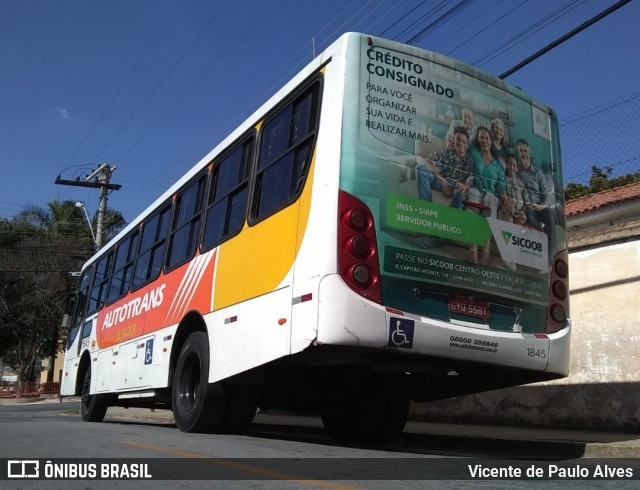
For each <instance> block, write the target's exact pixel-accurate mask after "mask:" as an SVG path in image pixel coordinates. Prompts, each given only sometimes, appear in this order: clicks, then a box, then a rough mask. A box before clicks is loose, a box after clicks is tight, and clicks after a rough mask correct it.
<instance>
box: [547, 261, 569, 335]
mask: <svg viewBox="0 0 640 490" xmlns="http://www.w3.org/2000/svg"><path fill="white" fill-rule="evenodd" d="M567 259H568V252H567V251H566V250H563V251H562V252H559V253H558V254H557V255H556V256H555V260H554V261H553V267H552V268H551V294H550V295H549V310H548V313H547V328H546V332H547V333H553V332H557V331H558V330H560V329H561V328H562V327H563V326H564V325H565V323H566V320H567V317H568V314H569V287H568V284H569V266H568V263H567Z"/></svg>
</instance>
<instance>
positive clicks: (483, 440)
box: [0, 402, 640, 489]
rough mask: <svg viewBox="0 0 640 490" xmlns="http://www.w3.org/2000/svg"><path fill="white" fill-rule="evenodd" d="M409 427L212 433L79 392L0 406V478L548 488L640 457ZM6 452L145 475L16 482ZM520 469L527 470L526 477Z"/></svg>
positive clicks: (303, 421)
mask: <svg viewBox="0 0 640 490" xmlns="http://www.w3.org/2000/svg"><path fill="white" fill-rule="evenodd" d="M424 425H426V424H424ZM432 425H435V424H432ZM441 428H442V427H441ZM408 429H409V431H408V432H406V433H405V435H404V437H403V439H402V440H401V441H399V442H398V443H395V444H393V445H391V446H387V447H384V448H376V447H368V446H346V445H340V444H336V443H334V442H333V441H332V440H330V439H329V438H328V437H327V436H326V435H325V434H324V432H323V431H322V429H321V428H320V427H319V424H318V421H317V419H315V418H292V417H288V416H283V415H269V414H266V415H265V414H259V415H258V416H257V417H256V421H255V423H254V425H253V426H252V427H251V429H250V431H249V432H248V433H247V434H246V435H241V436H240V435H211V434H185V433H181V432H179V431H178V430H177V429H176V428H175V426H174V425H173V422H172V419H171V416H170V414H169V413H167V412H156V413H151V412H149V411H140V410H131V411H126V410H123V409H110V411H109V413H108V414H107V419H106V420H105V422H102V423H84V422H82V421H81V420H80V417H79V415H78V414H77V402H72V403H48V404H30V405H14V406H0V459H2V461H1V462H0V463H1V466H2V467H0V478H3V479H5V481H0V486H2V487H3V488H27V487H28V488H60V489H62V488H113V487H114V486H115V487H117V488H127V487H129V486H131V487H132V486H133V485H135V488H154V489H155V488H201V487H202V486H203V482H202V481H198V480H208V481H209V482H210V483H209V485H207V486H213V487H218V486H220V487H222V486H224V488H246V487H247V483H248V482H247V480H250V481H251V486H253V487H259V488H301V487H302V488H332V489H347V488H371V489H378V488H479V487H486V488H525V487H526V488H531V486H532V485H539V484H541V483H544V485H545V487H551V488H553V487H558V488H560V485H562V488H581V489H582V488H585V487H587V488H589V487H592V486H593V488H614V487H615V488H616V489H618V488H640V480H639V478H640V460H630V459H620V460H613V461H604V460H600V459H588V458H580V456H581V455H580V454H578V453H579V452H580V451H579V448H580V446H581V445H582V447H584V444H583V443H581V442H577V446H576V441H565V442H564V443H562V441H555V442H553V443H552V442H551V441H537V442H532V441H530V440H517V439H516V438H511V439H500V438H496V437H493V438H492V437H482V436H478V435H477V434H475V435H474V434H471V435H469V434H466V435H461V434H437V433H436V434H434V432H437V430H433V428H432V430H429V431H426V430H425V429H424V427H423V430H422V432H421V431H417V430H415V428H412V427H409V428H408ZM427 432H429V433H427ZM450 432H451V431H450ZM576 458H580V459H576ZM8 459H12V460H31V461H36V460H37V461H38V462H39V466H40V476H42V474H44V473H46V471H45V469H46V468H48V469H49V470H51V471H50V472H49V474H50V475H51V474H54V475H55V472H54V471H53V469H56V470H57V471H58V476H63V477H64V476H66V477H69V475H70V473H69V471H71V470H69V469H68V463H69V462H72V463H74V464H76V465H85V466H84V467H82V466H77V468H76V471H82V470H83V468H84V470H86V471H89V470H91V469H92V468H91V467H89V466H87V465H93V466H94V468H93V469H94V471H95V473H96V474H97V475H100V471H101V469H102V464H107V465H110V464H120V465H121V466H122V464H123V463H126V464H128V465H138V466H137V467H135V468H134V467H127V468H125V470H128V473H129V474H128V475H124V473H123V472H124V471H125V470H122V469H121V466H118V467H116V470H115V471H116V473H114V474H112V475H111V476H118V477H122V476H129V477H131V475H132V474H133V473H134V469H135V470H136V471H137V470H138V469H141V468H143V466H141V465H147V466H144V468H145V470H146V472H147V473H146V474H151V475H152V476H153V479H145V478H142V479H138V480H136V481H121V480H117V481H114V480H110V481H105V480H102V481H98V480H93V481H88V479H84V480H82V481H74V480H76V479H74V478H68V479H64V480H61V479H58V480H45V479H43V478H39V479H38V480H36V481H29V482H28V485H25V483H26V482H25V481H24V480H21V479H16V478H12V479H9V480H6V477H7V475H8V471H9V466H8V463H7V462H6V461H5V460H8ZM63 459H64V460H63ZM47 461H50V462H51V464H50V465H49V466H46V465H47ZM63 463H64V464H63ZM65 464H66V466H65ZM604 465H607V468H608V469H609V470H620V471H621V472H622V477H617V479H615V480H604V479H600V478H596V479H593V476H594V473H595V471H596V467H600V470H603V469H604ZM45 466H46V468H45ZM12 468H14V467H12ZM518 470H519V473H518ZM12 471H14V470H13V469H12ZM64 471H67V473H64ZM527 471H529V472H530V474H531V475H533V476H534V477H535V478H537V480H531V479H527V478H526V477H527ZM536 471H539V472H541V473H540V475H541V476H536V474H535V472H536ZM585 472H587V474H588V475H589V476H588V477H586V476H585ZM14 473H15V471H14ZM12 474H13V473H12ZM105 474H108V473H105ZM143 475H144V473H143ZM572 475H573V476H574V477H575V478H572ZM45 476H46V475H45ZM71 476H74V475H71ZM88 476H89V477H91V476H95V475H91V474H88ZM549 476H552V477H555V479H554V480H548V479H547V478H548V477H549ZM543 477H544V478H543ZM196 479H197V480H196ZM540 479H545V480H546V481H544V482H541V481H539V480H540Z"/></svg>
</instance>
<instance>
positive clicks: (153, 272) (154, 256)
mask: <svg viewBox="0 0 640 490" xmlns="http://www.w3.org/2000/svg"><path fill="white" fill-rule="evenodd" d="M170 217H171V204H170V203H167V204H166V205H165V206H164V207H163V208H162V209H161V210H160V212H159V213H158V214H156V215H155V216H153V217H152V218H151V219H150V220H149V221H147V222H146V223H145V224H144V227H143V228H142V238H141V240H140V253H139V254H138V260H137V261H136V266H135V273H134V275H133V285H132V288H133V289H136V288H138V287H140V286H142V285H143V284H146V283H147V282H149V281H151V280H153V279H155V278H156V277H158V275H159V274H160V271H161V270H162V261H163V260H164V249H165V243H166V240H167V231H168V229H169V220H170Z"/></svg>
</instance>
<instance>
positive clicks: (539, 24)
mask: <svg viewBox="0 0 640 490" xmlns="http://www.w3.org/2000/svg"><path fill="white" fill-rule="evenodd" d="M583 2H584V0H571V1H570V2H568V3H567V4H565V5H563V6H562V7H560V8H558V9H557V10H554V11H553V12H551V13H550V14H547V15H545V16H544V17H543V18H542V19H540V20H538V21H536V22H534V23H533V24H531V25H530V26H529V27H527V28H526V29H523V30H522V31H520V32H519V33H517V34H516V35H515V36H513V37H512V38H511V39H509V40H507V41H505V42H503V43H502V44H500V45H499V46H497V47H495V48H493V49H492V50H491V51H489V52H487V53H485V54H484V55H483V56H481V57H480V58H478V59H477V60H475V61H473V62H472V64H473V65H477V66H482V65H483V64H485V63H487V62H488V61H490V60H491V59H493V57H492V56H493V55H496V56H497V55H500V54H502V53H504V52H505V51H507V50H509V49H511V48H512V47H513V46H515V45H517V44H518V43H520V42H521V41H522V40H524V39H526V37H525V35H526V34H528V33H531V34H534V33H536V32H537V31H539V30H540V29H542V28H543V27H546V26H547V25H548V24H550V23H552V22H555V21H556V20H558V19H559V18H560V17H562V15H564V14H565V13H567V12H568V11H570V10H572V9H573V8H575V7H577V4H578V3H583ZM527 37H528V36H527Z"/></svg>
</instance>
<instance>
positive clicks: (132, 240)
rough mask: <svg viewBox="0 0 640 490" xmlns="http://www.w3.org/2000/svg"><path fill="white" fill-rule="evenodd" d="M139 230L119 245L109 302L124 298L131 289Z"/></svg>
mask: <svg viewBox="0 0 640 490" xmlns="http://www.w3.org/2000/svg"><path fill="white" fill-rule="evenodd" d="M139 236H140V232H139V231H135V232H134V233H133V234H132V235H131V236H129V237H127V238H126V239H125V240H124V241H122V242H121V243H120V244H119V245H118V250H117V252H116V258H115V261H114V265H113V275H112V276H111V283H110V284H109V294H108V297H107V303H112V302H114V301H116V300H117V299H120V298H122V296H124V295H125V294H126V292H127V291H129V286H131V279H132V278H133V261H134V260H135V258H136V252H137V251H138V238H139Z"/></svg>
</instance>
